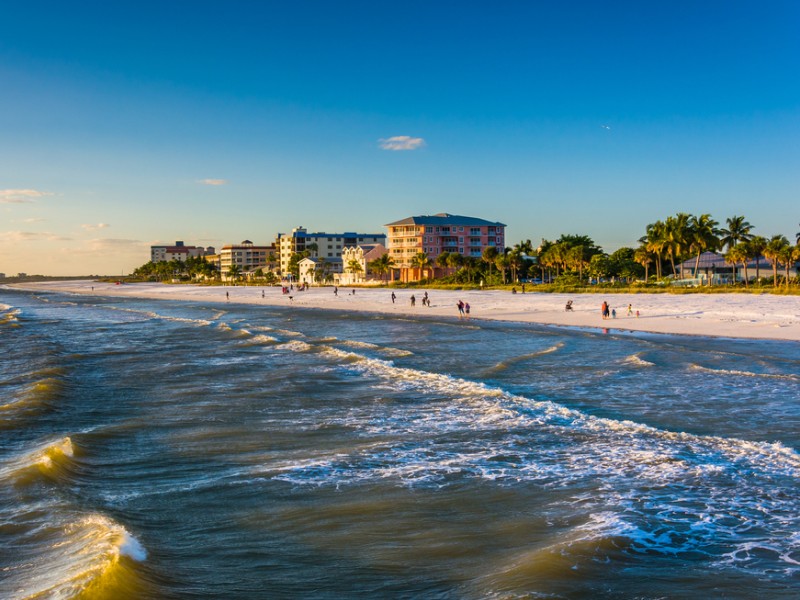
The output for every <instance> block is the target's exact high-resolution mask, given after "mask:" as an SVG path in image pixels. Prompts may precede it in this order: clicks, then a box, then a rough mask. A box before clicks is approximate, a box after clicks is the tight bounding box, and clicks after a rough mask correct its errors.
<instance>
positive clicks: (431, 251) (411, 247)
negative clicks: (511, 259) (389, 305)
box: [384, 213, 506, 276]
mask: <svg viewBox="0 0 800 600" xmlns="http://www.w3.org/2000/svg"><path fill="white" fill-rule="evenodd" d="M384 227H386V228H387V229H388V230H389V243H388V244H387V248H388V250H389V255H390V256H391V257H392V258H393V259H394V263H395V266H396V267H398V268H400V269H401V276H402V271H403V270H407V269H409V268H410V267H411V261H412V259H413V258H414V257H415V256H416V255H417V254H419V253H420V252H424V253H425V254H427V255H428V258H430V259H431V260H433V261H435V260H436V258H437V257H438V256H439V255H440V254H442V253H443V252H456V253H458V254H461V255H462V256H473V257H477V258H479V257H480V256H481V254H482V253H483V250H484V249H485V248H488V247H492V246H494V247H497V249H498V250H500V251H501V252H502V250H503V248H505V228H506V225H505V224H504V223H497V222H494V221H485V220H484V219H478V218H476V217H463V216H460V215H451V214H448V213H439V214H437V215H424V216H419V217H408V218H407V219H402V220H400V221H395V222H394V223H389V224H388V225H384Z"/></svg>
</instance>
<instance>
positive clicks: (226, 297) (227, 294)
mask: <svg viewBox="0 0 800 600" xmlns="http://www.w3.org/2000/svg"><path fill="white" fill-rule="evenodd" d="M225 300H227V301H228V302H230V301H231V295H230V294H229V293H228V292H225Z"/></svg>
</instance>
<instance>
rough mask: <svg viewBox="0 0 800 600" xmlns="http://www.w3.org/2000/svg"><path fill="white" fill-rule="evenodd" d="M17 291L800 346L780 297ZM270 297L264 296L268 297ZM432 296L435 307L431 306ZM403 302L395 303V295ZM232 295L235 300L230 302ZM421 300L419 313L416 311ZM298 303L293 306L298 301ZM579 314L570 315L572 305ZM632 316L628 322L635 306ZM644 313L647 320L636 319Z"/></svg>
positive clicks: (799, 320) (788, 305)
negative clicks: (465, 311)
mask: <svg viewBox="0 0 800 600" xmlns="http://www.w3.org/2000/svg"><path fill="white" fill-rule="evenodd" d="M6 285H7V286H8V287H9V288H11V289H19V290H30V291H35V292H67V293H74V294H82V295H96V296H102V297H109V298H123V297H127V298H149V299H161V300H185V301H193V302H209V303H220V304H225V303H227V302H230V303H231V304H253V305H262V306H283V307H292V306H294V307H298V308H300V307H302V308H310V309H322V310H324V309H335V310H344V311H357V312H364V313H380V314H385V315H394V316H398V317H408V316H421V315H426V316H437V317H454V318H458V310H457V308H456V304H457V302H458V301H459V300H463V301H464V302H468V303H469V304H470V305H471V306H470V308H471V311H470V313H471V314H470V317H471V318H473V319H478V320H495V321H508V322H520V323H538V324H542V325H557V326H567V327H580V328H592V329H600V330H602V329H608V330H620V331H641V332H650V333H663V334H676V335H695V336H705V337H726V338H742V339H769V340H785V341H800V297H798V296H791V295H789V296H783V295H772V294H760V295H752V294H720V293H716V294H715V293H710V294H703V293H699V292H698V293H692V294H664V293H635V294H621V293H603V292H598V293H592V294H580V293H576V294H567V293H558V292H552V293H547V294H542V293H527V294H523V293H517V294H511V293H509V292H507V291H500V290H485V291H481V290H443V289H426V288H404V289H398V288H383V287H382V288H352V287H340V288H339V293H338V296H334V292H333V287H314V288H311V289H309V290H308V291H305V292H298V291H296V290H295V291H293V292H292V293H290V294H287V295H284V294H282V293H281V288H280V287H274V286H273V287H259V286H247V287H240V286H236V287H229V286H225V287H223V286H201V285H191V284H184V285H165V284H161V283H132V284H130V283H129V284H122V285H118V284H114V283H106V282H100V281H86V280H80V281H76V280H69V281H65V280H60V281H42V282H26V283H19V284H6ZM353 289H355V294H351V293H350V292H351V291H352V290H353ZM262 292H263V294H264V297H263V298H262ZM425 292H427V293H428V295H429V296H430V298H431V306H430V307H428V306H423V305H422V298H423V295H424V294H425ZM392 293H394V294H395V296H396V303H394V304H392V301H391V294H392ZM226 294H227V295H228V297H226ZM412 295H413V296H415V299H416V306H414V307H412V306H411V304H410V298H411V296H412ZM290 296H291V298H292V299H291V300H290ZM569 299H571V300H573V307H574V310H573V311H572V312H567V311H565V310H564V307H565V304H566V302H567V300H569ZM604 300H605V301H607V302H608V303H609V305H610V306H611V307H612V309H613V310H615V312H616V318H610V319H607V320H604V319H602V318H601V316H600V303H601V302H603V301H604ZM629 304H630V305H631V310H632V314H631V316H628V314H627V312H628V305H629ZM636 311H639V316H638V317H637V316H636Z"/></svg>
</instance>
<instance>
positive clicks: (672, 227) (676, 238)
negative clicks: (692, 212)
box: [664, 213, 690, 278]
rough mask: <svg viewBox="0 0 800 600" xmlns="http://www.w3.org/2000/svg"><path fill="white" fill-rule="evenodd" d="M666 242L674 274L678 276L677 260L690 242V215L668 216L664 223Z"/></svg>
mask: <svg viewBox="0 0 800 600" xmlns="http://www.w3.org/2000/svg"><path fill="white" fill-rule="evenodd" d="M664 234H665V235H664V242H665V247H666V250H667V254H668V255H669V262H670V264H671V265H672V276H673V277H675V278H677V277H678V271H677V270H676V268H675V260H676V259H679V258H680V257H681V255H682V254H683V253H684V252H685V251H686V248H688V247H689V244H690V234H689V215H688V214H686V213H678V214H677V215H675V216H674V217H667V220H666V221H665V223H664Z"/></svg>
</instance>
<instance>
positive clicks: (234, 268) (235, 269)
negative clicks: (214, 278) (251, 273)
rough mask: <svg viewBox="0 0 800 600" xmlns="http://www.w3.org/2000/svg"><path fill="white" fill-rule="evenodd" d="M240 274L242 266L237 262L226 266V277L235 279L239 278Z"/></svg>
mask: <svg viewBox="0 0 800 600" xmlns="http://www.w3.org/2000/svg"><path fill="white" fill-rule="evenodd" d="M241 274H242V268H241V267H240V266H239V265H237V264H232V265H231V266H230V267H228V277H229V278H230V279H233V280H234V281H236V280H237V279H239V276H240V275H241Z"/></svg>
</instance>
